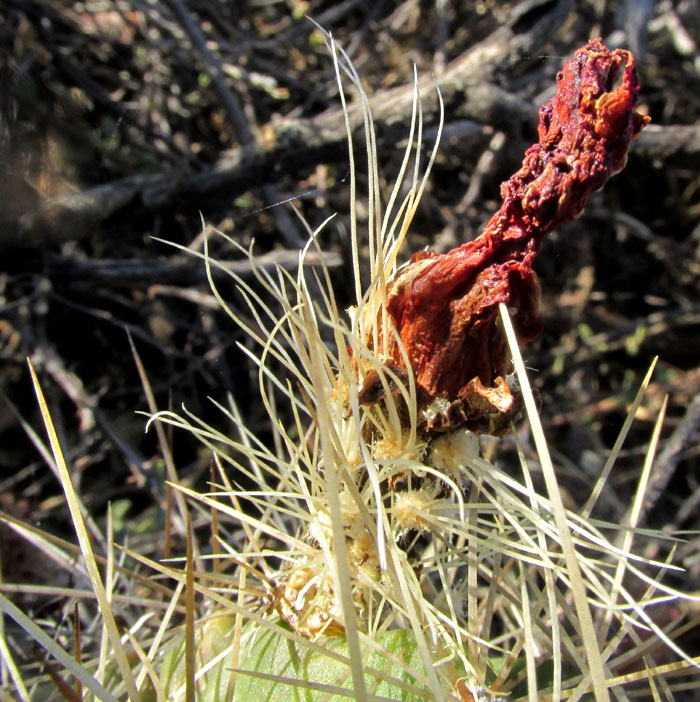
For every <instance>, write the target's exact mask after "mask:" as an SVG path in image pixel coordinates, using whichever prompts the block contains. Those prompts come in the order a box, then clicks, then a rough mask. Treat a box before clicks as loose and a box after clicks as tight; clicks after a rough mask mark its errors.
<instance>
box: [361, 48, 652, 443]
mask: <svg viewBox="0 0 700 702" xmlns="http://www.w3.org/2000/svg"><path fill="white" fill-rule="evenodd" d="M621 69H622V71H623V73H622V77H621V80H620V82H619V85H617V87H616V80H617V77H618V74H619V72H620V70H621ZM557 83H558V85H557V92H556V95H555V96H554V97H553V98H552V100H550V101H549V102H548V103H547V104H545V105H543V106H542V107H541V108H540V123H539V143H537V144H535V145H534V146H532V147H530V148H529V149H528V151H527V152H526V154H525V158H524V160H523V164H522V167H521V168H520V170H519V171H518V172H517V173H516V174H515V175H513V176H512V177H511V178H510V180H508V181H507V182H506V183H504V184H503V185H502V186H501V195H502V197H503V204H502V206H501V208H500V210H499V211H498V212H497V213H496V214H495V215H494V216H493V217H492V218H491V220H490V222H489V223H488V224H487V226H486V228H485V229H484V231H483V233H482V234H481V235H480V236H479V237H478V238H477V239H476V240H474V241H470V242H469V243H467V244H464V245H462V246H460V247H458V248H456V249H454V250H452V251H450V252H449V253H446V254H442V255H439V254H436V253H434V252H424V253H418V254H415V255H414V256H413V258H412V259H411V260H410V262H409V263H408V264H407V265H406V266H405V267H404V268H402V269H401V270H400V271H399V272H398V273H397V274H396V276H395V277H394V279H393V280H392V281H390V283H389V285H388V294H387V304H386V310H387V312H388V314H389V315H390V317H391V320H392V321H393V323H394V325H395V327H396V329H397V331H398V334H399V336H400V338H401V342H402V343H403V346H404V348H405V350H406V352H407V354H408V358H409V360H410V366H411V369H412V372H413V373H414V375H415V379H416V382H417V385H418V387H419V388H420V390H421V391H422V394H423V402H424V409H425V408H428V415H427V418H426V423H427V430H428V431H431V430H439V429H444V428H451V427H454V426H457V425H465V426H467V427H469V428H472V429H474V430H475V431H488V432H496V433H498V432H499V431H501V430H502V429H504V428H505V427H506V426H507V424H508V423H509V419H508V417H509V415H512V413H513V412H514V411H516V409H517V401H516V400H515V399H514V398H513V396H512V394H511V393H510V391H509V389H508V387H507V385H506V384H505V381H504V378H505V376H506V374H507V373H508V372H509V370H510V357H509V353H508V349H507V347H506V343H505V340H504V338H503V336H502V333H501V331H500V329H499V326H498V324H497V316H498V304H499V303H500V302H505V303H507V304H508V306H509V308H510V309H511V314H512V315H513V317H514V320H513V321H514V324H515V327H516V330H517V332H518V335H519V339H520V341H521V342H527V341H530V340H532V339H533V338H534V337H536V336H537V334H538V333H539V332H540V321H539V314H538V306H539V284H538V281H537V277H536V275H535V273H534V271H533V269H532V264H533V259H534V256H535V254H536V252H537V250H538V248H539V245H540V242H541V240H542V237H543V236H544V235H545V234H547V233H548V232H550V231H552V230H553V229H554V228H555V227H558V226H560V225H562V224H564V223H565V222H568V221H570V220H571V219H573V218H574V217H576V216H577V215H579V214H580V212H581V210H582V209H583V207H584V204H585V203H586V200H587V199H588V196H589V195H590V194H591V193H592V192H593V191H594V190H597V189H599V188H601V187H602V186H603V185H604V184H605V182H606V181H607V180H608V178H609V177H610V176H611V175H613V174H614V173H616V172H618V171H620V170H621V169H622V168H623V167H624V165H625V160H626V156H627V149H628V147H629V145H630V142H631V141H632V139H633V138H635V137H636V136H637V135H638V134H639V133H640V131H641V130H642V128H643V127H644V125H645V124H646V123H647V122H648V119H649V118H648V117H645V116H643V115H641V114H639V113H637V112H635V109H634V108H635V103H636V97H637V92H638V90H639V84H638V82H637V73H636V69H635V61H634V57H633V56H632V54H631V53H630V52H628V51H622V50H620V49H618V50H616V51H612V52H611V51H610V50H609V49H607V48H606V47H605V46H603V45H602V44H601V42H600V40H598V39H596V40H595V41H591V42H590V43H589V44H588V45H587V46H585V47H584V48H582V49H579V50H578V51H577V52H576V54H575V56H574V58H573V59H571V60H570V61H568V62H567V63H566V65H565V66H564V69H563V71H561V73H559V75H558V76H557ZM391 362H392V364H393V365H394V366H395V367H396V368H397V370H399V371H402V372H406V368H405V365H404V362H403V357H402V354H401V352H400V350H399V348H398V345H397V344H396V343H395V341H394V343H393V347H392V349H391ZM371 386H372V381H371V380H370V381H369V382H368V383H366V387H365V389H364V391H365V393H367V397H369V396H371V395H372V387H371ZM361 397H362V396H361ZM431 407H432V408H433V409H430V408H431ZM499 413H500V420H499V419H498V416H499ZM494 417H496V422H495V423H494V421H493V420H494Z"/></svg>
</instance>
